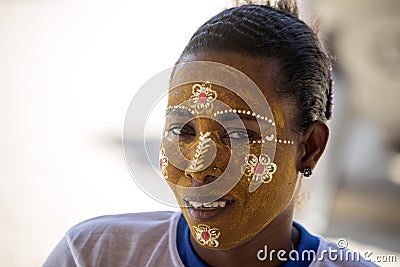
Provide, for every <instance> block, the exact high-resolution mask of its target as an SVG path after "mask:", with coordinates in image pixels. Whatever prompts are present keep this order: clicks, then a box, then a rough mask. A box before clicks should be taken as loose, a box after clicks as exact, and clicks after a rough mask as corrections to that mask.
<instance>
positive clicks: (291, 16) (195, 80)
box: [44, 1, 373, 266]
mask: <svg viewBox="0 0 400 267" xmlns="http://www.w3.org/2000/svg"><path fill="white" fill-rule="evenodd" d="M296 10H297V8H296V5H295V4H293V3H292V1H280V2H279V3H278V5H277V7H271V6H270V5H269V4H267V5H244V6H239V7H235V8H232V9H228V10H225V11H223V12H221V13H219V14H217V15H216V16H214V17H213V18H211V19H210V20H209V21H207V22H206V23H205V24H204V25H202V26H201V27H200V28H199V29H198V30H197V31H196V33H195V34H194V35H193V37H192V38H191V40H190V41H189V43H188V45H187V46H186V48H185V50H184V51H183V53H182V55H181V57H180V58H179V60H178V65H177V66H176V68H175V70H174V73H173V75H172V77H171V88H170V91H169V96H168V107H167V112H166V114H167V115H166V128H165V134H164V138H163V140H162V144H161V161H160V167H161V170H162V173H163V175H164V178H165V179H166V181H167V182H168V183H169V185H170V187H171V189H172V191H173V192H174V194H175V196H176V199H177V202H178V203H179V204H180V206H181V209H182V213H180V212H179V213H173V212H155V213H141V214H124V215H117V216H105V217H100V218H95V219H92V220H89V221H86V222H83V223H81V224H79V225H77V226H75V227H73V228H72V229H71V230H70V231H69V232H68V233H67V234H66V236H65V237H64V239H63V240H62V241H61V242H60V243H59V244H58V246H57V247H56V248H55V249H54V251H53V253H52V254H51V255H50V256H49V258H48V259H47V261H46V262H45V264H44V265H45V266H318V265H324V266H357V265H360V266H361V265H362V266H364V265H373V264H372V263H369V262H367V261H365V260H363V259H362V258H360V257H358V256H357V255H355V254H351V253H350V251H348V250H346V249H341V248H339V247H338V246H337V245H336V244H334V243H331V242H329V241H326V240H325V239H323V238H320V237H316V236H314V235H312V234H310V233H309V232H307V230H305V229H304V228H303V227H302V226H301V225H300V224H298V223H296V222H293V211H294V200H295V198H296V193H297V189H298V187H299V183H300V181H301V179H302V177H304V176H306V177H307V176H310V175H311V174H312V170H313V169H314V168H315V167H316V164H317V162H318V160H319V158H320V157H321V155H322V153H323V151H324V149H325V146H326V144H327V141H328V135H329V130H328V127H327V125H326V123H325V122H326V121H327V120H329V119H330V117H331V113H332V110H331V109H332V80H331V69H330V65H329V60H328V58H327V56H326V55H325V53H324V52H323V50H322V48H321V45H320V43H319V41H318V39H317V37H316V35H315V34H314V32H313V31H312V30H311V29H310V28H309V27H308V26H307V25H306V24H305V23H304V22H302V21H301V20H299V19H298V18H297V13H296Z"/></svg>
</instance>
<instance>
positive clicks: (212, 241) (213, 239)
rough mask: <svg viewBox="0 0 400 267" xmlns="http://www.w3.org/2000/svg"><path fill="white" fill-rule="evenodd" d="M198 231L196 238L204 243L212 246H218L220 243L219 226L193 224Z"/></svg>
mask: <svg viewBox="0 0 400 267" xmlns="http://www.w3.org/2000/svg"><path fill="white" fill-rule="evenodd" d="M193 229H194V230H195V231H196V239H197V241H199V243H200V244H202V245H207V246H209V247H212V248H216V247H218V245H219V242H218V240H217V239H218V237H219V235H220V232H219V230H218V229H217V228H211V229H210V227H209V226H208V225H205V224H199V225H198V226H193Z"/></svg>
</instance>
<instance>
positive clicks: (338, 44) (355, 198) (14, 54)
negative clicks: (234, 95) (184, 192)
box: [0, 0, 400, 266]
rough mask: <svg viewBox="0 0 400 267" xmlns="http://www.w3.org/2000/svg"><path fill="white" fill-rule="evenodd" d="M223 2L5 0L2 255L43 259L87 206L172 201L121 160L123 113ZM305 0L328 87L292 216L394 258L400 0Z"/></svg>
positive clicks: (110, 208) (15, 260)
mask: <svg viewBox="0 0 400 267" xmlns="http://www.w3.org/2000/svg"><path fill="white" fill-rule="evenodd" d="M229 3H230V2H229V1H223V0H220V1H215V0H201V1H199V0H197V1H195V0H179V1H178V0H171V1H161V0H159V1H140V2H139V1H136V2H135V1H128V0H114V1H104V0H96V1H95V0H69V1H66V0H52V1H50V0H29V1H28V0H0V36H1V37H0V109H1V112H0V123H1V131H0V137H1V138H0V144H1V145H0V148H1V153H0V181H1V186H0V214H1V220H0V237H1V238H0V258H1V259H2V263H1V266H40V265H41V264H42V263H43V261H44V260H45V258H46V257H47V255H48V254H49V253H50V251H51V250H52V249H53V248H54V246H55V245H56V244H57V242H58V241H59V240H60V239H61V238H62V236H63V235H64V233H65V232H66V231H67V230H68V229H69V228H70V227H71V226H73V225H74V224H76V223H78V222H80V221H82V220H85V219H88V218H91V217H94V216H99V215H104V214H116V213H126V212H140V211H152V210H166V209H170V210H171V209H172V210H173V208H171V207H168V206H165V205H162V204H160V203H158V202H157V201H155V200H153V199H152V198H150V197H149V196H147V195H146V194H145V193H143V192H142V191H141V190H140V189H139V188H138V186H137V185H136V184H135V182H134V181H133V179H132V178H131V176H130V174H129V171H128V170H127V168H126V165H125V162H124V157H123V153H122V145H121V139H122V129H123V124H124V118H125V112H126V110H127V108H128V105H129V103H130V101H131V99H132V97H133V96H134V94H135V91H136V90H138V89H139V88H140V86H141V85H142V84H143V83H145V82H146V81H147V79H149V78H150V77H152V76H153V75H155V74H156V73H158V72H160V71H162V70H164V69H166V68H169V67H171V66H172V65H173V64H174V63H175V61H176V60H177V58H178V56H179V55H180V52H181V51H182V49H183V48H184V46H185V44H186V42H187V41H188V40H189V38H190V37H191V35H192V34H193V33H194V31H195V30H196V29H197V27H199V26H200V25H201V24H202V23H203V22H204V21H206V20H207V19H208V18H210V17H211V16H212V15H214V14H216V13H217V12H219V11H220V10H222V9H223V8H224V7H226V6H227V5H229ZM300 4H301V8H300V10H301V17H302V18H303V19H304V20H306V21H309V22H311V21H315V19H314V18H315V16H318V17H319V18H320V35H321V38H322V39H323V40H324V42H325V46H326V47H327V48H328V49H329V50H330V51H332V52H333V53H334V55H335V58H336V60H335V63H334V70H335V78H336V86H335V108H334V118H333V120H332V121H331V123H330V128H331V140H330V143H329V145H328V148H327V153H325V155H324V158H323V159H322V161H321V162H320V164H319V166H318V168H317V170H316V173H315V175H313V176H312V177H311V179H308V180H304V183H303V193H302V194H301V196H300V204H299V209H298V210H299V211H298V213H297V214H296V218H297V220H299V221H300V222H302V223H303V224H305V225H306V226H307V227H309V228H310V229H312V230H313V232H315V233H318V234H322V235H324V236H328V237H331V238H332V239H337V238H340V237H345V238H346V239H347V240H348V241H349V246H350V247H351V248H354V249H361V248H368V249H370V250H372V251H374V252H375V254H382V255H383V254H391V255H397V264H399V262H400V256H398V255H399V253H400V209H399V201H400V117H399V115H398V114H399V113H400V105H399V104H400V103H399V100H400V88H399V84H400V16H399V13H400V2H399V1H397V0H393V1H390V0H386V1H373V0H352V1H344V0H318V1H317V0H303V1H300ZM160 124H161V122H160ZM159 127H162V125H159ZM155 131H156V129H155ZM154 136H155V137H154V143H155V144H156V143H157V135H156V134H155V135H154ZM138 157H146V155H138ZM143 168H145V165H143ZM149 173H150V172H149ZM380 265H383V266H396V264H395V263H392V264H390V263H386V264H384V263H380Z"/></svg>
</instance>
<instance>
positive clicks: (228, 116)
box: [215, 112, 257, 121]
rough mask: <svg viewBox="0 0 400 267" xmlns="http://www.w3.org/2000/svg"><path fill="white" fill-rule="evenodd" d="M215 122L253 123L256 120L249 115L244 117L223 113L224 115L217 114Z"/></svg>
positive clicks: (242, 115) (243, 115)
mask: <svg viewBox="0 0 400 267" xmlns="http://www.w3.org/2000/svg"><path fill="white" fill-rule="evenodd" d="M215 117H216V118H217V120H219V121H233V120H238V119H240V120H252V121H255V120H257V119H256V118H255V117H254V116H251V115H246V114H237V113H232V112H229V113H224V114H218V115H216V116H215Z"/></svg>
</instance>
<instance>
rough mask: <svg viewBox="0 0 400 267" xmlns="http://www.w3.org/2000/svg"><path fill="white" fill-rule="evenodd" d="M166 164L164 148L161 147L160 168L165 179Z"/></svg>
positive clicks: (166, 174)
mask: <svg viewBox="0 0 400 267" xmlns="http://www.w3.org/2000/svg"><path fill="white" fill-rule="evenodd" d="M167 166H168V158H167V156H166V155H165V150H164V148H161V149H160V170H161V173H162V175H163V176H164V178H165V179H168V172H167Z"/></svg>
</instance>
